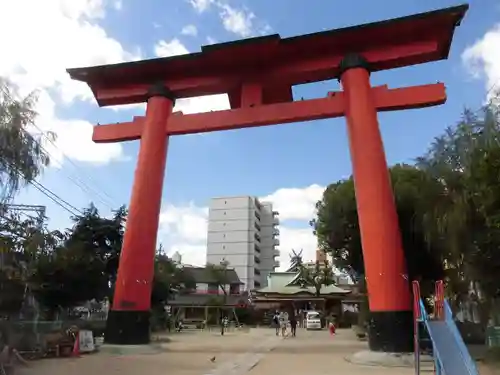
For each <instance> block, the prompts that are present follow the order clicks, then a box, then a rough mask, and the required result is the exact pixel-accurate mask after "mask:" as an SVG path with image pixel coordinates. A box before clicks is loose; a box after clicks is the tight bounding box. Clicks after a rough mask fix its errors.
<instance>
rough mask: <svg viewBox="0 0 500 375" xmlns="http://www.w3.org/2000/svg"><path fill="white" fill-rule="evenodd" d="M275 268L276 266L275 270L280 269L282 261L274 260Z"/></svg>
mask: <svg viewBox="0 0 500 375" xmlns="http://www.w3.org/2000/svg"><path fill="white" fill-rule="evenodd" d="M273 266H274V267H275V268H278V267H279V266H280V261H279V260H277V259H275V260H274V264H273Z"/></svg>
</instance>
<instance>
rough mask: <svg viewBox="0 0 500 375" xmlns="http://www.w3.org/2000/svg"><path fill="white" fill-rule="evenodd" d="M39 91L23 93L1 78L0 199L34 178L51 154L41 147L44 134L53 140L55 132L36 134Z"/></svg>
mask: <svg viewBox="0 0 500 375" xmlns="http://www.w3.org/2000/svg"><path fill="white" fill-rule="evenodd" d="M36 102H37V94H36V93H31V94H29V95H27V96H25V97H21V96H20V95H19V93H18V91H17V88H16V87H15V86H14V85H13V84H12V83H11V82H9V81H7V80H5V79H3V78H0V201H1V202H5V201H9V200H10V199H11V198H12V197H13V195H14V194H15V193H17V192H18V191H19V189H20V188H22V187H23V186H24V185H26V184H27V183H30V182H32V181H33V180H35V179H36V178H37V177H38V176H39V175H40V173H41V172H42V170H43V168H44V167H45V166H47V165H49V162H50V158H49V155H48V153H47V152H46V151H45V150H44V149H43V147H42V143H41V140H42V137H45V138H46V139H51V140H53V139H54V138H55V134H54V133H51V132H46V133H44V134H35V133H34V132H33V125H34V122H35V119H36V117H37V113H36V111H35V105H36Z"/></svg>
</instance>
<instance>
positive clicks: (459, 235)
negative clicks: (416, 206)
mask: <svg viewBox="0 0 500 375" xmlns="http://www.w3.org/2000/svg"><path fill="white" fill-rule="evenodd" d="M499 125H500V121H499V108H498V106H497V105H495V102H492V103H489V104H488V105H486V106H485V107H484V108H483V109H482V110H480V111H478V112H472V111H470V110H466V111H465V112H464V114H463V115H462V118H461V120H460V122H459V123H458V124H457V126H456V127H450V128H448V129H447V130H446V132H445V133H444V134H443V135H441V136H439V137H437V138H436V140H435V141H434V142H433V144H432V145H431V147H430V148H429V150H428V152H427V153H426V154H425V155H424V156H423V157H421V158H419V159H418V164H417V165H418V166H419V167H420V168H421V169H423V170H425V171H426V172H427V173H428V174H430V175H432V176H435V177H436V178H438V179H439V181H440V182H441V184H442V185H443V187H444V193H443V195H442V197H441V199H440V200H439V201H438V202H436V203H437V204H436V205H435V206H434V207H432V208H429V214H428V220H427V223H426V224H427V225H426V229H427V232H428V236H429V238H431V240H432V241H434V242H435V243H440V247H441V248H442V249H443V258H444V264H445V267H446V281H447V290H448V292H449V294H450V297H451V298H452V299H453V300H454V302H455V303H457V304H459V303H460V302H462V301H464V300H466V299H469V294H470V292H471V286H472V285H480V289H481V292H482V293H480V294H481V295H482V296H484V298H483V299H482V301H481V303H482V305H483V306H484V307H485V310H483V320H484V322H486V321H487V320H488V319H487V318H488V315H489V312H490V310H492V309H493V310H500V308H499V306H498V302H497V301H498V297H499V296H500V289H499V288H498V286H497V285H498V282H497V281H496V272H497V271H496V270H498V267H499V265H500V256H499V255H498V251H497V249H498V247H499V246H500V242H499V240H500V237H499V233H498V220H497V218H498V214H499V208H500V200H499V198H498V197H499V196H500V195H499V193H500V192H499V191H498V176H499V164H500V151H499V150H500V126H499ZM476 295H478V294H477V293H476ZM494 315H496V314H494Z"/></svg>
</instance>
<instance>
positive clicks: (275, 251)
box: [273, 249, 281, 257]
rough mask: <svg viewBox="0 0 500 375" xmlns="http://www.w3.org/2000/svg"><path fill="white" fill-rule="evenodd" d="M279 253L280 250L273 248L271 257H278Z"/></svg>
mask: <svg viewBox="0 0 500 375" xmlns="http://www.w3.org/2000/svg"><path fill="white" fill-rule="evenodd" d="M280 255H281V251H279V250H278V249H273V257H279V256H280Z"/></svg>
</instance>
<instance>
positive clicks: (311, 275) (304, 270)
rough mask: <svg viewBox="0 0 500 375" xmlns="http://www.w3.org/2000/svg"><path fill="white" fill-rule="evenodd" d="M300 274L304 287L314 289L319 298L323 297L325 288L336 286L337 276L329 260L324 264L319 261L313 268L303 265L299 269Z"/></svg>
mask: <svg viewBox="0 0 500 375" xmlns="http://www.w3.org/2000/svg"><path fill="white" fill-rule="evenodd" d="M299 273H300V276H299V277H300V279H301V280H302V281H303V282H304V286H312V287H314V291H315V295H316V296H317V297H319V296H320V295H321V290H322V289H323V287H326V286H329V285H333V284H335V274H334V273H333V268H332V265H331V264H330V262H329V261H328V260H325V261H323V262H320V261H319V260H317V261H316V262H315V263H314V265H313V266H312V267H311V266H310V265H305V264H302V265H301V266H300V268H299Z"/></svg>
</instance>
